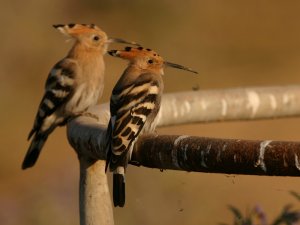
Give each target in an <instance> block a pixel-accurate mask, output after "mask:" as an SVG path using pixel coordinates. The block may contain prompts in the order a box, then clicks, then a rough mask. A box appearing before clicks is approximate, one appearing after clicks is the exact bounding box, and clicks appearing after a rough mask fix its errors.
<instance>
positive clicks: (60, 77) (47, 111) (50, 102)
mask: <svg viewBox="0 0 300 225" xmlns="http://www.w3.org/2000/svg"><path fill="white" fill-rule="evenodd" d="M76 72H77V65H76V63H75V62H73V61H72V60H68V59H65V60H63V61H60V62H58V63H57V64H56V65H55V66H54V68H53V69H52V70H51V72H50V74H49V76H48V79H47V81H46V84H45V94H44V96H43V98H42V100H41V103H40V105H39V108H38V112H37V115H36V118H35V123H34V127H33V129H32V130H31V132H30V134H29V137H28V139H29V138H30V137H31V136H32V135H33V134H34V133H35V132H38V131H40V130H41V129H42V130H47V126H45V127H43V123H45V122H46V121H45V119H47V118H49V117H50V116H51V115H52V114H54V112H56V111H57V109H59V108H60V107H61V106H62V105H63V104H64V103H65V102H67V101H68V99H70V97H71V96H72V95H73V91H74V82H75V81H74V77H75V74H76ZM50 124H51V123H49V125H50Z"/></svg>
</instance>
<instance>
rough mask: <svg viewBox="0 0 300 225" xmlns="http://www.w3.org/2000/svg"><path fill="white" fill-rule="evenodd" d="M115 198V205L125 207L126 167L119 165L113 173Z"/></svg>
mask: <svg viewBox="0 0 300 225" xmlns="http://www.w3.org/2000/svg"><path fill="white" fill-rule="evenodd" d="M113 199H114V206H115V207H117V206H119V207H123V206H124V205H125V169H124V167H117V169H116V170H115V171H114V175H113Z"/></svg>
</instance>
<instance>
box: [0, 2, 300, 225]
mask: <svg viewBox="0 0 300 225" xmlns="http://www.w3.org/2000/svg"><path fill="white" fill-rule="evenodd" d="M299 10H300V2H299V1H280V0H272V1H271V0H266V1H260V0H251V1H250V0H246V1H239V0H229V1H221V0H202V1H198V0H185V1H174V0H154V1H138V0H131V1H120V0H98V1H96V0H86V1H77V2H75V1H70V0H65V1H59V0H51V1H50V0H45V1H38V0H27V1H17V0H11V1H8V0H2V1H1V9H0V20H1V21H2V31H1V33H2V34H1V37H0V105H1V106H0V109H1V116H0V124H1V128H0V144H1V151H0V221H1V224H6V225H17V224H23V225H29V224H39V225H48V224H49V225H50V224H61V225H71V224H72V225H73V224H77V225H79V215H78V179H79V166H78V162H77V158H76V155H75V153H74V151H73V150H72V149H71V147H70V146H69V145H68V142H67V140H66V135H65V128H59V129H57V130H56V131H55V132H54V133H53V135H52V136H50V138H49V139H48V141H47V143H46V145H45V147H44V149H43V152H42V154H41V157H40V158H39V160H38V163H37V164H36V166H35V167H34V168H32V169H29V170H26V171H21V162H22V160H23V157H24V154H25V152H26V150H27V148H28V145H29V143H28V142H27V141H26V138H27V135H28V132H29V130H30V129H31V127H32V124H33V119H34V116H35V114H36V110H37V106H38V104H39V101H40V99H41V97H42V95H43V87H44V82H45V79H46V77H47V75H48V72H49V70H50V69H51V67H52V66H53V65H54V64H55V63H56V62H57V61H58V60H60V59H61V58H63V57H64V56H65V55H66V53H67V51H68V50H69V49H70V47H71V45H72V44H71V43H69V42H68V43H67V42H66V41H65V37H63V36H62V35H61V34H59V33H58V32H57V31H56V30H54V29H53V28H52V27H51V25H52V24H56V23H70V22H74V23H95V24H97V25H98V26H100V27H101V28H102V29H103V30H105V31H106V32H107V33H108V34H109V35H110V36H112V37H120V38H124V39H127V40H134V41H137V42H139V43H141V44H143V45H144V46H145V47H149V48H153V49H154V50H156V51H157V52H159V54H161V55H162V56H163V57H164V58H165V59H167V60H169V61H172V62H176V63H180V64H183V65H186V66H190V67H192V68H194V69H196V70H198V71H199V72H200V75H199V76H195V75H193V74H189V73H185V72H182V71H178V70H174V69H171V68H170V69H167V70H166V71H165V73H166V76H165V77H164V80H165V89H166V92H176V91H186V90H191V89H192V88H193V87H199V88H200V89H217V88H232V87H248V86H269V85H288V84H297V83H300V76H299V74H300V63H299V62H300V26H299V21H300V14H299ZM110 48H123V46H120V45H116V44H115V45H112V46H111V47H110ZM105 60H106V63H107V72H106V87H105V93H104V97H103V98H102V100H101V101H102V102H106V101H108V99H109V95H110V91H111V89H112V87H113V85H114V83H115V82H116V80H117V79H118V77H119V75H121V73H122V71H123V70H124V68H125V66H126V62H124V61H122V60H119V59H114V58H110V57H109V56H106V57H105ZM299 124H300V119H297V118H288V119H277V120H261V121H253V122H223V123H210V124H190V125H184V126H180V127H168V128H161V129H159V130H158V133H160V134H187V135H199V136H209V137H222V138H243V139H274V140H290V141H297V140H299V139H300V126H299ZM299 185H300V178H284V177H255V176H226V175H219V174H202V173H187V172H178V171H164V172H163V173H161V172H160V171H159V170H157V169H146V168H135V167H130V168H129V169H128V176H127V202H126V207H125V208H123V209H115V210H114V213H115V220H116V221H115V222H116V224H120V225H125V224H130V225H134V224H144V225H150V224H157V225H160V224H161V225H165V224H173V225H177V224H178V225H179V224H187V225H199V224H206V225H213V224H218V223H220V222H227V223H230V222H231V220H232V215H231V213H230V212H229V211H228V210H227V205H228V204H232V205H235V206H237V207H239V208H240V209H242V210H245V211H247V209H249V208H251V207H252V206H254V205H255V204H259V205H260V206H261V207H263V208H264V210H265V211H266V212H267V214H268V215H269V219H272V218H273V217H275V216H276V215H277V214H279V212H280V210H281V208H282V206H283V205H285V204H286V203H292V204H296V202H295V200H294V199H293V198H292V197H291V196H290V195H289V194H288V192H289V191H290V190H295V191H297V190H298V189H299Z"/></svg>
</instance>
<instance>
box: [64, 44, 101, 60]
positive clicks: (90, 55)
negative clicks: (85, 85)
mask: <svg viewBox="0 0 300 225" xmlns="http://www.w3.org/2000/svg"><path fill="white" fill-rule="evenodd" d="M103 55H104V52H103V50H102V49H101V48H93V47H89V46H86V45H85V44H83V43H80V42H76V43H75V44H74V46H73V47H72V49H71V50H70V51H69V54H68V58H72V59H75V60H78V61H88V62H92V61H94V60H99V58H103Z"/></svg>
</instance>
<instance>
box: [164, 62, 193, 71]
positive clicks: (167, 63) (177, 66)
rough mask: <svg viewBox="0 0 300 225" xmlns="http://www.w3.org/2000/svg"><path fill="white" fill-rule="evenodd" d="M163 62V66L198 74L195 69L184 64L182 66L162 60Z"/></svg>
mask: <svg viewBox="0 0 300 225" xmlns="http://www.w3.org/2000/svg"><path fill="white" fill-rule="evenodd" d="M164 64H165V66H169V67H173V68H176V69H180V70H186V71H189V72H192V73H196V74H198V72H197V71H195V70H193V69H191V68H188V67H186V66H182V65H179V64H176V63H171V62H164Z"/></svg>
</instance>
